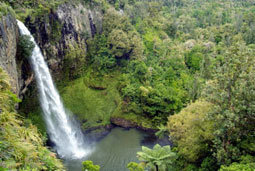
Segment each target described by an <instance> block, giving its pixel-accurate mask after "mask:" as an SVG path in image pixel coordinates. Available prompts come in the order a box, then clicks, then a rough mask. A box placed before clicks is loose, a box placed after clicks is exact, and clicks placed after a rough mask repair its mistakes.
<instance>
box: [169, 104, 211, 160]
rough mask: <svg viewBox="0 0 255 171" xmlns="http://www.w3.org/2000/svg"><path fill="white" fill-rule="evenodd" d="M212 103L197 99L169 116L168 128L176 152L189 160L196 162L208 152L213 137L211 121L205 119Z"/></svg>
mask: <svg viewBox="0 0 255 171" xmlns="http://www.w3.org/2000/svg"><path fill="white" fill-rule="evenodd" d="M211 109H212V104H210V103H208V102H205V101H197V102H195V103H192V104H190V105H189V106H188V107H186V108H184V109H183V110H182V111H181V112H180V113H178V114H176V115H173V116H170V117H169V120H168V129H169V132H170V137H171V139H172V140H173V141H174V142H175V143H176V145H177V148H178V153H179V154H180V155H182V156H183V157H184V158H186V159H187V160H188V161H190V162H196V161H198V160H199V159H200V158H201V157H204V156H206V154H207V153H208V152H209V149H210V148H209V145H210V144H212V139H213V122H211V121H210V120H208V119H207V114H208V113H209V112H210V110H211Z"/></svg>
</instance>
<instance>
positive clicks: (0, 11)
mask: <svg viewBox="0 0 255 171" xmlns="http://www.w3.org/2000/svg"><path fill="white" fill-rule="evenodd" d="M8 14H11V15H12V16H15V12H14V10H13V9H12V8H11V7H10V6H9V5H7V4H6V3H4V2H0V19H1V18H2V16H5V15H8Z"/></svg>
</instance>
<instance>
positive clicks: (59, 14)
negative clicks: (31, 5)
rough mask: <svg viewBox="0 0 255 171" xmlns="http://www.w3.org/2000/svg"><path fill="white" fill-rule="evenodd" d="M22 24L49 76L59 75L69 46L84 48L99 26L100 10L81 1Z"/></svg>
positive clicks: (99, 28)
mask: <svg viewBox="0 0 255 171" xmlns="http://www.w3.org/2000/svg"><path fill="white" fill-rule="evenodd" d="M25 24H26V25H27V26H28V28H29V30H30V31H31V33H32V34H33V35H34V37H35V40H36V42H37V43H38V45H39V46H40V48H41V50H42V53H43V55H44V57H45V59H46V61H47V63H48V66H49V67H50V69H51V71H52V74H53V76H55V78H56V77H58V78H61V76H60V75H61V72H62V68H63V61H64V57H65V55H66V53H67V52H68V50H69V49H70V48H71V47H76V48H77V47H78V48H81V49H84V50H85V53H86V49H87V45H86V40H87V39H88V38H90V37H93V36H94V35H95V34H96V33H97V32H100V31H101V29H102V13H101V12H100V10H98V9H97V8H93V9H92V8H91V9H89V8H87V7H84V6H83V5H81V4H77V5H72V4H69V3H66V4H62V5H60V6H59V7H58V9H57V10H56V11H51V12H50V13H49V14H48V15H46V16H45V17H44V18H36V19H35V21H31V19H30V18H27V19H26V22H25Z"/></svg>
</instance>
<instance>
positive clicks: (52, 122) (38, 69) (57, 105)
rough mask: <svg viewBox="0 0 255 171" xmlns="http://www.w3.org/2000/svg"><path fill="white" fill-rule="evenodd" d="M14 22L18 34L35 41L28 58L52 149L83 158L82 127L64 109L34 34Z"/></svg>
mask: <svg viewBox="0 0 255 171" xmlns="http://www.w3.org/2000/svg"><path fill="white" fill-rule="evenodd" d="M17 23H18V26H19V30H20V33H21V35H28V36H29V37H30V40H31V41H32V42H33V43H34V44H35V47H34V49H33V52H32V56H31V59H30V61H31V64H32V67H33V70H34V73H35V76H36V82H37V86H38V89H39V94H40V104H41V107H42V111H43V116H44V120H45V122H46V126H47V132H48V134H49V137H50V139H51V141H53V142H54V143H55V147H54V148H55V149H56V151H57V153H58V154H59V155H60V157H63V158H70V157H71V158H82V157H83V156H85V154H86V153H87V151H86V150H85V142H84V136H83V134H82V132H81V129H80V127H79V126H78V124H77V123H76V121H75V120H74V119H72V118H71V116H70V113H69V112H68V111H67V110H66V109H65V108H64V105H63V103H62V101H61V98H60V95H59V93H58V91H57V89H56V88H55V86H54V83H53V80H52V78H51V75H50V72H49V68H48V66H47V64H46V62H45V61H44V58H43V55H42V53H41V51H40V48H39V47H38V45H37V44H36V42H35V40H34V38H33V36H32V35H31V33H30V32H29V30H28V29H27V28H26V26H25V25H24V24H23V23H22V22H20V21H18V20H17Z"/></svg>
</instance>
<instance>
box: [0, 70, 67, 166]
mask: <svg viewBox="0 0 255 171" xmlns="http://www.w3.org/2000/svg"><path fill="white" fill-rule="evenodd" d="M10 90H11V87H10V84H9V80H8V76H7V75H6V74H5V72H3V70H2V69H0V151H1V154H0V169H3V170H4V169H6V170H24V171H29V170H32V169H33V170H52V171H53V170H63V166H62V164H61V162H60V161H59V160H58V159H57V158H56V155H55V154H54V153H52V152H50V151H49V149H47V148H46V147H44V146H43V141H42V136H41V135H40V134H39V133H38V131H37V129H36V127H35V126H33V125H31V124H30V123H29V122H26V121H24V120H23V119H22V118H21V117H20V116H19V115H18V114H17V113H16V111H15V104H16V103H17V102H19V101H20V100H19V99H18V98H17V97H16V95H14V94H13V93H12V92H11V91H10Z"/></svg>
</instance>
